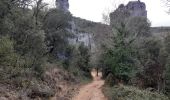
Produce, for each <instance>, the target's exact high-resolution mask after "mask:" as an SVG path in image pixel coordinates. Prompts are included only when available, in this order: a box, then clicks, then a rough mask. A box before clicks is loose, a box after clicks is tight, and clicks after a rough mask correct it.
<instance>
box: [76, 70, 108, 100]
mask: <svg viewBox="0 0 170 100" xmlns="http://www.w3.org/2000/svg"><path fill="white" fill-rule="evenodd" d="M91 74H92V76H93V79H94V80H93V82H92V83H89V84H87V85H85V86H82V87H81V88H80V92H79V94H78V95H77V96H75V97H74V98H73V100H107V99H106V98H105V96H104V94H103V93H102V90H101V87H102V86H103V84H104V81H103V80H101V76H102V74H101V73H99V76H98V77H97V76H96V72H95V71H93V72H92V73H91Z"/></svg>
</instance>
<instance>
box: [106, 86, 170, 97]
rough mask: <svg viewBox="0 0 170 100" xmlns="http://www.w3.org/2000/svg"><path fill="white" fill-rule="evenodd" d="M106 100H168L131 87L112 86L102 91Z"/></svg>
mask: <svg viewBox="0 0 170 100" xmlns="http://www.w3.org/2000/svg"><path fill="white" fill-rule="evenodd" d="M103 92H104V94H105V95H106V96H107V97H108V100H169V99H168V97H166V96H165V95H163V94H159V93H157V92H150V91H149V90H140V89H138V88H136V87H132V86H114V87H106V88H104V89H103Z"/></svg>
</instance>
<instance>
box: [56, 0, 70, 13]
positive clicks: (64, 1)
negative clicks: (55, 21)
mask: <svg viewBox="0 0 170 100" xmlns="http://www.w3.org/2000/svg"><path fill="white" fill-rule="evenodd" d="M56 8H57V9H60V10H63V11H64V12H68V11H69V10H68V9H69V3H68V0H56Z"/></svg>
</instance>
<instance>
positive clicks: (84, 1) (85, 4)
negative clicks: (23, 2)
mask: <svg viewBox="0 0 170 100" xmlns="http://www.w3.org/2000/svg"><path fill="white" fill-rule="evenodd" d="M44 1H45V2H48V3H50V5H51V6H55V0H44ZM128 1H135V0H69V4H70V8H69V10H70V12H71V13H72V14H73V15H74V16H76V17H81V18H84V19H87V20H91V21H95V22H101V21H102V14H103V13H107V12H108V11H112V10H114V9H115V7H117V6H118V5H119V4H121V3H124V4H127V3H128ZM141 1H142V2H145V4H146V7H147V11H148V19H149V20H150V21H151V23H152V26H170V14H169V15H168V14H167V13H166V12H167V9H168V8H166V7H165V4H164V3H163V0H141Z"/></svg>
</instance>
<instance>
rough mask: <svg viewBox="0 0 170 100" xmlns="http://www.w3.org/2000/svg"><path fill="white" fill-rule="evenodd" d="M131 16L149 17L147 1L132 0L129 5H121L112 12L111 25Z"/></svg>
mask: <svg viewBox="0 0 170 100" xmlns="http://www.w3.org/2000/svg"><path fill="white" fill-rule="evenodd" d="M129 17H146V18H147V10H146V5H145V3H144V2H141V1H140V0H138V1H130V2H129V3H128V4H127V5H124V4H121V5H119V7H118V8H117V9H116V10H115V11H114V12H112V13H110V25H112V24H114V23H116V21H118V22H120V21H122V20H123V19H126V18H129ZM119 19H120V20H119ZM115 20H116V21H115Z"/></svg>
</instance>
